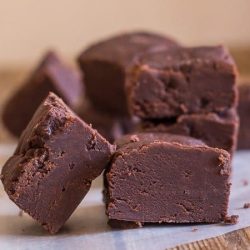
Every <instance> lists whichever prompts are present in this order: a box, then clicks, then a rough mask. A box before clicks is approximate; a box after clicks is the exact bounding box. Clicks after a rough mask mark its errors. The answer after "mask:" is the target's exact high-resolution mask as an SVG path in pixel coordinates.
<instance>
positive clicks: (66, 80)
mask: <svg viewBox="0 0 250 250" xmlns="http://www.w3.org/2000/svg"><path fill="white" fill-rule="evenodd" d="M49 91H52V92H54V93H56V94H57V95H59V96H60V97H61V98H63V100H64V101H65V102H66V103H67V104H68V105H69V106H70V107H72V108H73V107H75V106H76V105H78V102H79V101H80V98H81V95H82V92H83V83H82V80H81V77H80V74H78V73H77V72H76V71H75V70H73V69H71V68H69V67H68V66H66V65H65V64H64V63H63V62H62V61H61V60H60V58H59V57H58V56H57V55H56V54H55V52H48V53H47V54H46V55H45V56H44V57H43V58H42V60H41V62H40V63H39V65H38V66H37V68H36V69H35V70H34V71H33V73H32V74H31V76H30V77H29V79H27V80H26V82H25V83H24V84H23V85H22V87H20V88H19V89H18V90H17V92H16V93H15V94H14V95H13V96H12V97H11V98H10V99H9V100H8V101H7V104H6V105H5V108H4V110H3V115H2V119H3V122H4V124H5V125H6V127H7V128H8V129H9V131H10V132H11V133H12V134H13V135H15V136H20V134H21V133H22V131H23V130H24V129H25V127H26V126H27V125H28V123H29V121H30V119H31V118H32V116H33V114H34V113H35V111H36V109H37V108H38V106H39V105H40V104H41V103H42V101H43V100H44V99H45V97H46V96H47V95H48V93H49Z"/></svg>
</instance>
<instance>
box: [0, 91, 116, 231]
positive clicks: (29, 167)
mask: <svg viewBox="0 0 250 250" xmlns="http://www.w3.org/2000/svg"><path fill="white" fill-rule="evenodd" d="M51 117H52V118H51ZM54 117H55V119H54ZM74 124H76V126H74ZM64 129H68V131H66V132H65V133H64ZM74 129H75V130H76V129H82V130H83V133H84V132H86V133H88V131H90V132H91V133H92V134H91V135H90V138H89V140H88V141H86V142H81V143H82V145H83V146H85V147H86V151H87V153H86V154H88V153H89V152H90V153H91V151H93V152H94V151H96V152H98V154H99V156H98V155H97V159H96V161H97V162H96V163H95V165H93V166H89V165H88V164H91V162H92V161H93V160H92V159H91V157H93V153H92V155H90V156H89V157H90V159H84V162H85V161H86V162H87V163H86V164H87V165H86V166H85V165H83V166H82V165H81V164H80V163H82V162H80V163H79V164H80V165H77V164H78V162H77V160H78V158H77V157H78V156H77V157H76V155H73V157H75V158H74V159H73V160H74V162H72V163H71V162H69V163H68V162H65V165H63V164H64V163H63V162H62V161H60V157H63V155H64V154H66V153H67V152H61V151H60V150H61V149H58V152H59V154H57V148H53V143H55V144H56V142H55V141H56V140H57V138H56V137H55V136H56V135H57V134H58V133H62V135H63V136H68V134H69V136H68V137H70V135H71V133H72V131H73V130H74ZM68 137H66V138H68ZM79 140H80V138H79ZM71 143H76V142H72V141H71ZM84 143H86V145H84ZM98 143H99V144H100V143H102V144H103V148H99V146H97V145H98ZM59 144H60V140H59ZM69 145H70V146H71V144H69ZM76 145H77V144H76ZM49 147H51V148H52V149H50V148H49ZM73 147H74V145H73ZM114 149H115V148H114V146H112V145H111V144H110V143H109V142H108V141H107V140H106V139H105V138H103V137H102V136H101V135H99V134H98V132H97V131H96V130H94V129H92V127H90V126H89V125H87V124H86V123H84V122H83V121H82V120H81V119H80V118H78V117H77V116H76V115H75V114H74V113H73V112H72V111H71V110H70V109H69V108H68V107H67V106H66V105H65V104H64V103H63V101H62V100H61V99H60V98H58V97H57V96H56V95H55V94H53V93H50V94H49V95H48V97H47V98H46V99H45V101H44V102H43V103H42V104H41V105H40V107H39V109H38V110H37V112H36V113H35V115H34V117H33V119H32V120H31V122H30V123H29V125H28V127H27V128H26V129H25V131H24V132H23V134H22V136H21V139H20V142H19V145H18V147H17V149H16V151H15V153H14V155H13V156H12V157H11V158H10V159H9V160H8V161H7V162H6V164H5V165H4V167H3V169H2V173H1V180H2V183H3V185H4V189H5V191H6V192H7V194H8V196H9V198H10V199H11V200H12V201H13V202H14V203H15V204H16V205H17V206H19V207H20V208H21V209H22V210H23V211H25V212H26V213H28V214H29V215H30V216H31V217H32V218H34V219H35V220H36V221H38V222H39V223H40V224H41V225H42V226H43V227H44V228H45V229H46V230H48V231H49V232H50V233H56V232H57V231H58V230H59V229H60V228H61V227H62V226H63V224H64V223H65V221H66V220H67V219H68V217H69V216H70V215H71V214H72V212H73V211H74V210H75V208H76V207H77V205H78V204H79V203H80V201H81V200H82V199H83V198H84V196H85V195H86V193H87V192H88V191H89V188H90V185H91V181H92V180H94V179H95V178H96V177H97V176H98V175H100V174H101V172H102V171H103V170H104V168H105V167H106V164H108V161H109V158H110V157H111V155H112V153H113V151H114ZM77 150H79V153H78V154H80V148H79V149H77ZM69 152H72V150H71V149H69ZM99 152H101V153H102V154H103V155H100V153H99ZM55 154H56V155H55ZM67 157H68V158H69V157H71V155H70V156H67ZM67 157H66V159H68V158H67ZM80 157H84V156H81V155H80ZM100 162H101V163H102V164H103V165H101V164H100ZM58 164H59V165H58ZM60 164H61V170H60V171H61V173H58V172H57V173H56V170H57V171H58V168H60ZM75 164H76V165H75ZM62 166H63V167H64V168H62ZM80 166H81V168H80ZM94 168H95V169H94ZM73 171H78V172H79V171H80V172H79V173H78V175H77V176H75V177H74V180H75V182H76V183H73V176H74V172H73ZM64 174H65V175H64ZM56 175H59V176H61V177H63V178H65V179H64V181H65V183H66V184H65V183H63V180H62V183H61V182H60V183H59V182H58V180H55V179H53V185H56V188H57V189H58V188H59V189H60V187H59V185H63V187H62V189H61V190H60V191H61V192H62V195H61V198H60V193H58V197H55V202H56V203H54V202H52V203H53V204H51V200H50V199H49V198H48V200H47V201H49V202H50V204H46V202H44V204H43V203H42V206H46V207H43V209H46V210H47V211H48V214H47V215H45V221H44V219H43V218H42V216H41V214H40V213H41V211H38V210H36V209H39V208H37V206H38V205H37V204H39V202H40V201H39V199H38V198H37V195H39V197H40V196H41V197H43V198H44V199H46V198H45V196H43V195H45V194H44V193H42V191H41V190H43V191H44V190H46V189H47V188H49V187H50V185H49V183H50V181H51V180H52V177H53V176H54V177H55V176H56ZM65 176H66V177H65ZM47 177H48V178H47ZM67 177H68V178H70V179H69V180H68V179H67ZM49 178H50V179H49ZM54 182H55V183H54ZM50 184H51V183H50ZM43 185H44V187H43ZM53 185H52V187H55V186H53ZM64 185H66V187H65V186H64ZM70 187H72V188H73V189H76V190H71V189H70ZM78 189H79V190H80V191H79V190H78ZM72 191H75V193H74V196H73V194H72V193H70V192H72ZM51 192H53V190H51ZM63 194H64V195H65V194H66V195H69V194H71V196H73V197H75V199H76V200H74V198H72V197H70V199H73V200H71V203H70V204H69V205H65V207H58V209H59V210H58V213H59V215H61V214H60V213H64V212H65V214H62V221H60V218H59V217H58V218H57V217H55V218H53V213H54V215H55V210H56V208H57V206H58V204H61V205H62V203H60V202H62V200H63V199H64V198H65V197H63ZM32 198H33V199H32ZM51 199H52V200H53V197H51ZM57 199H59V200H57ZM60 199H61V200H60ZM47 206H48V207H47ZM51 211H52V212H51ZM50 213H51V214H52V215H51V214H50ZM59 215H58V216H59ZM46 216H48V217H46ZM63 216H65V217H63Z"/></svg>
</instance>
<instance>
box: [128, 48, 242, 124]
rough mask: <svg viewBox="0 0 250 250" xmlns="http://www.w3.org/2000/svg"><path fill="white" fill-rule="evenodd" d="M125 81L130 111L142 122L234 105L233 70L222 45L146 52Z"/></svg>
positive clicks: (211, 110)
mask: <svg viewBox="0 0 250 250" xmlns="http://www.w3.org/2000/svg"><path fill="white" fill-rule="evenodd" d="M136 64H137V65H136V66H135V67H133V69H132V70H131V74H130V78H128V80H127V82H126V90H127V98H128V104H129V107H130V111H131V113H132V114H133V115H137V116H139V117H141V118H143V119H158V118H161V119H162V118H171V117H177V116H179V115H181V114H192V113H209V112H215V113H218V114H221V113H225V112H227V110H229V109H230V108H235V107H236V104H237V101H238V99H237V97H238V95H237V88H236V77H237V70H236V66H235V64H234V62H233V59H232V57H231V56H230V54H229V53H228V51H227V50H226V49H225V48H224V47H223V46H214V47H196V48H181V47H178V48H177V47H173V48H171V49H168V50H165V51H161V52H159V51H158V52H151V53H146V54H144V55H142V56H140V57H138V58H137V60H136Z"/></svg>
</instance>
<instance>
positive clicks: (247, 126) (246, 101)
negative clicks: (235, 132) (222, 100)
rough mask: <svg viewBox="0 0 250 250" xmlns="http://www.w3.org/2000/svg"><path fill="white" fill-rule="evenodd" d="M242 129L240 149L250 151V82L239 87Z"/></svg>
mask: <svg viewBox="0 0 250 250" xmlns="http://www.w3.org/2000/svg"><path fill="white" fill-rule="evenodd" d="M238 88H239V97H240V98H239V106H238V113H239V116H240V129H239V137H238V149H250V82H249V83H247V82H246V83H245V82H244V83H241V84H240V85H239V87H238Z"/></svg>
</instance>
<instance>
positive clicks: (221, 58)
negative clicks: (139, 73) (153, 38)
mask: <svg viewBox="0 0 250 250" xmlns="http://www.w3.org/2000/svg"><path fill="white" fill-rule="evenodd" d="M137 63H138V64H139V65H145V66H146V65H147V66H148V67H150V68H155V69H163V70H164V69H173V70H174V69H178V67H181V66H185V65H186V66H188V65H190V66H191V65H192V64H194V63H195V64H208V65H209V64H213V65H214V67H216V66H217V64H218V67H219V64H220V63H222V64H226V65H227V64H230V65H233V66H234V65H235V63H234V60H233V58H232V57H231V55H230V54H229V52H228V50H227V49H226V48H225V47H224V46H222V45H219V46H201V47H190V48H188V47H172V48H171V49H169V50H161V51H153V52H148V53H146V54H143V55H141V56H139V57H138V58H137ZM226 65H225V66H226Z"/></svg>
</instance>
